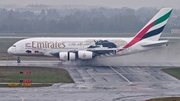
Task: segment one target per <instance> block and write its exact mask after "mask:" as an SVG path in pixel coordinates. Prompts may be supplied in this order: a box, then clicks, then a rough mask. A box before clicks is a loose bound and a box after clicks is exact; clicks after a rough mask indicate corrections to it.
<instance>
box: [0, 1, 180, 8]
mask: <svg viewBox="0 0 180 101" xmlns="http://www.w3.org/2000/svg"><path fill="white" fill-rule="evenodd" d="M179 3H180V1H179V0H0V4H18V5H27V4H47V5H90V6H105V7H114V8H117V7H118V8H120V7H124V6H127V7H131V8H140V7H157V8H162V7H173V8H180V6H179Z"/></svg>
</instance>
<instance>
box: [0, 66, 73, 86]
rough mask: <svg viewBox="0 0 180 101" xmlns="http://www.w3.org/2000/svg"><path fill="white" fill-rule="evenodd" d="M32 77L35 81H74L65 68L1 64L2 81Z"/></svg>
mask: <svg viewBox="0 0 180 101" xmlns="http://www.w3.org/2000/svg"><path fill="white" fill-rule="evenodd" d="M20 71H30V72H31V74H20ZM23 79H31V80H32V81H33V83H72V82H73V80H72V79H71V77H70V75H69V74H68V72H67V71H66V70H65V69H58V68H42V67H13V66H7V67H4V66H0V82H8V83H14V82H17V83H18V82H19V80H23Z"/></svg>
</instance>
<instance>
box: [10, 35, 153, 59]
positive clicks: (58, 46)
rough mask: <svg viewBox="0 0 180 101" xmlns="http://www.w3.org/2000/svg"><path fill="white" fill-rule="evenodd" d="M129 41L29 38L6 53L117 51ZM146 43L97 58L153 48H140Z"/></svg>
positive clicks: (127, 39)
mask: <svg viewBox="0 0 180 101" xmlns="http://www.w3.org/2000/svg"><path fill="white" fill-rule="evenodd" d="M131 39H132V38H52V37H50V38H29V39H23V40H20V41H18V42H16V43H15V44H14V45H13V46H11V47H10V48H9V49H8V53H11V54H14V55H32V56H38V55H44V56H52V55H51V53H58V52H77V51H79V50H87V51H88V50H90V51H94V50H96V49H97V48H91V47H90V46H92V47H93V46H99V48H98V49H100V50H101V51H102V50H104V51H106V50H109V49H115V50H116V51H117V50H119V49H122V47H123V46H124V45H126V44H127V43H128V42H129V41H130V40H131ZM97 41H104V43H103V44H101V42H99V44H98V45H96V44H95V42H97ZM146 42H149V41H147V40H144V41H143V40H142V41H140V42H138V43H136V44H135V45H133V46H132V47H129V48H127V49H124V50H122V51H120V52H116V53H114V52H110V53H106V54H101V55H99V56H98V57H101V56H118V55H126V54H131V53H136V52H139V51H145V50H149V49H152V48H155V47H141V43H146Z"/></svg>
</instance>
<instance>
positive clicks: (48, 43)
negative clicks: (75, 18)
mask: <svg viewBox="0 0 180 101" xmlns="http://www.w3.org/2000/svg"><path fill="white" fill-rule="evenodd" d="M172 10H173V9H172V8H163V9H161V10H160V11H159V12H158V13H157V14H156V15H155V16H154V17H153V18H152V19H151V20H150V21H149V22H148V23H147V24H146V25H145V26H144V27H143V28H142V29H141V30H140V31H139V32H138V33H137V34H136V35H135V36H134V37H131V38H73V37H69V38H60V37H58V38H54V37H47V38H45V37H43V38H40V37H37V38H28V39H23V40H20V41H18V42H16V43H14V44H13V45H12V46H11V47H10V48H9V49H8V50H7V52H8V53H9V54H13V55H17V56H25V55H26V56H27V55H29V56H40V55H41V56H54V57H57V58H59V59H60V60H61V61H73V60H89V59H93V58H96V57H102V56H121V55H128V54H133V53H137V52H142V51H147V50H151V49H155V48H159V47H164V46H167V44H168V40H159V37H160V35H161V34H162V31H163V29H164V27H165V25H166V23H167V21H168V19H169V17H170V15H171V12H172Z"/></svg>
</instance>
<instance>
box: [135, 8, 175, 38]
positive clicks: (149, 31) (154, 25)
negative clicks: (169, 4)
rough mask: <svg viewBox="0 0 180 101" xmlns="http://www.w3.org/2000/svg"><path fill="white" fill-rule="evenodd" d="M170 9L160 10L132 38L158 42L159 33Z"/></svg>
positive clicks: (169, 13) (168, 15)
mask: <svg viewBox="0 0 180 101" xmlns="http://www.w3.org/2000/svg"><path fill="white" fill-rule="evenodd" d="M172 10H173V9H172V8H163V9H161V10H160V11H159V12H158V13H157V14H156V15H155V16H154V17H153V18H152V19H151V20H150V21H149V22H148V23H147V24H146V25H145V26H144V27H143V28H142V29H141V30H140V31H139V32H138V33H137V34H136V35H135V37H134V38H136V39H139V40H143V39H148V40H152V41H158V40H159V37H160V36H161V33H162V31H163V29H164V27H165V25H166V23H167V21H168V19H169V17H170V15H171V12H172Z"/></svg>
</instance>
